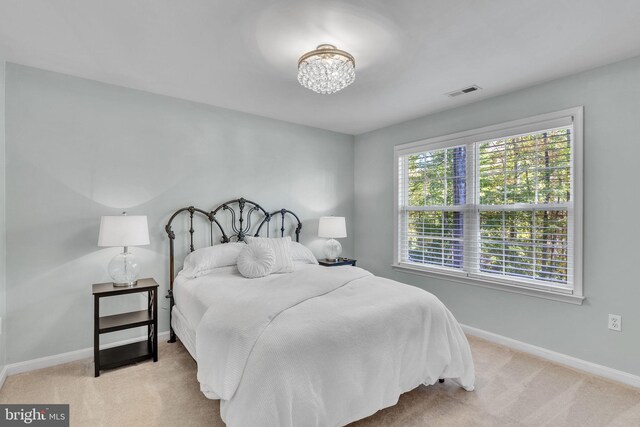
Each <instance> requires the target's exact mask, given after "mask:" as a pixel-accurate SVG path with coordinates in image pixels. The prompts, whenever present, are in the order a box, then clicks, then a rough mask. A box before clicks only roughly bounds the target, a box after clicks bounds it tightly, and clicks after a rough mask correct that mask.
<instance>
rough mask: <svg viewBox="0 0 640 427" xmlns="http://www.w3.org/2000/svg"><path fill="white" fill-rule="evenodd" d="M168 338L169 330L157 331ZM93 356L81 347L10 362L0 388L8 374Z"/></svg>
mask: <svg viewBox="0 0 640 427" xmlns="http://www.w3.org/2000/svg"><path fill="white" fill-rule="evenodd" d="M167 338H169V331H167V332H159V333H158V340H161V339H167ZM145 339H147V337H146V335H145V336H141V337H137V338H130V339H127V340H123V341H117V342H112V343H109V344H104V345H101V346H100V350H103V349H105V348H111V347H116V346H119V345H125V344H131V343H133V342H136V341H142V340H145ZM90 357H93V347H89V348H83V349H82V350H75V351H70V352H68V353H62V354H54V355H52V356H46V357H40V358H38V359H33V360H26V361H24V362H18V363H12V364H10V365H7V366H5V367H4V369H3V370H2V372H0V388H1V387H2V385H3V384H4V380H5V379H6V377H7V376H9V375H15V374H20V373H22V372H29V371H35V370H36V369H42V368H48V367H50V366H56V365H61V364H63V363H69V362H75V361H76V360H81V359H88V358H90Z"/></svg>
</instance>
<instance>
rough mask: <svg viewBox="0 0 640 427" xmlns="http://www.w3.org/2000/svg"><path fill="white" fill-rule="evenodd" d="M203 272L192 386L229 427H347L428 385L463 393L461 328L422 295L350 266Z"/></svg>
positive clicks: (465, 373) (465, 363) (468, 382)
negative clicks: (447, 381) (264, 273)
mask: <svg viewBox="0 0 640 427" xmlns="http://www.w3.org/2000/svg"><path fill="white" fill-rule="evenodd" d="M206 277H207V278H206V279H205V277H201V278H199V279H198V280H202V279H205V280H207V281H208V283H207V288H208V287H209V286H211V287H212V288H210V289H209V290H208V293H210V292H212V291H213V292H215V295H216V298H215V299H209V301H210V306H209V308H208V310H207V311H206V313H205V314H204V316H202V319H201V321H200V322H199V324H198V326H197V329H196V354H197V360H198V380H199V381H200V385H201V390H202V391H203V392H204V394H205V395H206V396H207V397H210V398H220V399H221V400H222V401H221V415H222V418H223V420H224V421H225V422H226V423H227V425H230V426H252V427H255V426H296V427H299V426H337V425H345V424H348V423H349V422H352V421H355V420H358V419H361V418H364V417H367V416H369V415H371V414H373V413H375V412H376V411H378V410H379V409H382V408H384V407H387V406H391V405H394V404H395V403H396V402H397V401H398V397H399V395H400V394H402V393H404V392H406V391H409V390H411V389H413V388H415V387H417V386H418V385H420V384H426V385H429V384H433V383H434V382H436V381H437V380H438V378H451V379H453V380H454V381H456V382H458V383H459V384H460V385H461V386H462V387H464V388H465V389H467V390H473V386H474V368H473V361H472V359H471V352H470V349H469V344H468V342H467V340H466V338H465V336H464V334H463V332H462V329H461V328H460V326H459V325H458V323H457V322H456V320H455V319H454V317H453V315H452V314H451V313H450V312H449V310H447V308H446V307H445V306H444V305H443V304H442V303H441V302H440V301H439V300H438V299H437V298H436V297H435V296H433V295H432V294H430V293H428V292H426V291H424V290H421V289H419V288H416V287H412V286H408V285H404V284H401V283H399V282H395V281H392V280H388V279H384V278H380V277H375V276H373V275H371V274H370V273H368V272H367V271H365V270H363V269H360V268H355V267H332V268H326V267H320V266H316V265H309V266H304V267H303V268H299V269H298V270H296V271H295V272H293V273H291V274H282V275H271V276H268V277H265V278H262V279H254V280H249V279H245V278H243V277H241V276H240V275H239V274H237V273H236V274H231V273H227V274H224V275H220V276H216V275H215V274H212V275H209V276H206Z"/></svg>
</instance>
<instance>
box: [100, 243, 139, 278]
mask: <svg viewBox="0 0 640 427" xmlns="http://www.w3.org/2000/svg"><path fill="white" fill-rule="evenodd" d="M108 269H109V275H110V276H111V278H112V279H113V286H117V287H129V286H135V285H137V284H138V280H137V279H138V275H139V274H140V262H139V261H138V258H137V257H136V256H135V255H133V254H132V253H130V252H128V251H127V250H125V251H124V252H122V253H120V254H118V255H116V256H115V257H113V259H112V260H111V262H109V267H108Z"/></svg>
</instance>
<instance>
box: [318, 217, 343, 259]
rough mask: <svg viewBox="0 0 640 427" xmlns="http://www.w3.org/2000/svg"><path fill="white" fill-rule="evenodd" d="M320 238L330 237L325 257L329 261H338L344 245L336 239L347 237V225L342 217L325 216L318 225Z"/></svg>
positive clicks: (325, 246) (325, 249) (325, 245)
mask: <svg viewBox="0 0 640 427" xmlns="http://www.w3.org/2000/svg"><path fill="white" fill-rule="evenodd" d="M318 236H319V237H328V238H329V240H327V242H326V243H325V244H324V256H325V257H326V258H327V261H337V260H338V257H339V256H340V253H342V245H341V244H340V242H338V241H337V240H335V239H340V238H343V237H347V225H346V224H345V221H344V217H342V216H323V217H320V222H319V223H318Z"/></svg>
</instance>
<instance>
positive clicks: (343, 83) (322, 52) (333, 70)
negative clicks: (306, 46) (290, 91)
mask: <svg viewBox="0 0 640 427" xmlns="http://www.w3.org/2000/svg"><path fill="white" fill-rule="evenodd" d="M355 68H356V61H355V59H353V56H351V55H350V54H348V53H347V52H345V51H344V50H340V49H337V48H336V47H335V46H334V45H331V44H321V45H319V46H318V48H317V49H316V50H312V51H311V52H307V53H305V54H304V55H302V56H301V57H300V60H299V61H298V81H299V82H300V84H301V85H302V86H304V87H306V88H308V89H311V90H312V91H314V92H317V93H322V94H325V95H326V94H330V93H335V92H337V91H339V90H342V89H344V88H345V87H347V86H349V85H350V84H351V83H353V81H354V80H355V79H356V72H355Z"/></svg>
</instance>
